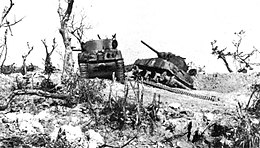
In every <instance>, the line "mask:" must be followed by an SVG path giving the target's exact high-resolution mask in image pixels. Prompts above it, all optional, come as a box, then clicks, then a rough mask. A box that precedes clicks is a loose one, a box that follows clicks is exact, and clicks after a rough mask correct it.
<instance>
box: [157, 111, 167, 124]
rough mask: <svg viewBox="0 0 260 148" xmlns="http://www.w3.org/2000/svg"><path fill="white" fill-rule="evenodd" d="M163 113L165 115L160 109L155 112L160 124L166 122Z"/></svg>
mask: <svg viewBox="0 0 260 148" xmlns="http://www.w3.org/2000/svg"><path fill="white" fill-rule="evenodd" d="M164 113H165V110H164V109H162V108H160V109H159V110H158V112H157V117H158V119H159V120H160V122H161V123H164V122H165V121H166V116H165V114H164Z"/></svg>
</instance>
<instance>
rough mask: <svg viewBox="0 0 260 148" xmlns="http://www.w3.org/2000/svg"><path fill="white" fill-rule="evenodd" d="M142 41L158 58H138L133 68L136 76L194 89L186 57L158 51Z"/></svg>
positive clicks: (171, 85)
mask: <svg viewBox="0 0 260 148" xmlns="http://www.w3.org/2000/svg"><path fill="white" fill-rule="evenodd" d="M141 42H142V43H143V44H144V45H145V46H147V47H148V48H149V49H151V50H152V51H154V52H155V53H156V54H157V56H158V58H148V59H137V60H136V61H135V63H134V69H133V74H134V76H135V77H136V78H139V79H140V78H141V79H143V80H145V81H150V82H155V83H160V84H163V85H167V86H170V87H177V88H183V89H194V87H193V79H192V77H191V75H190V74H189V73H188V66H187V64H186V63H185V58H182V57H181V56H177V55H175V54H172V53H170V52H158V51H157V50H155V49H154V48H152V47H151V46H149V45H148V44H146V43H145V42H144V41H141Z"/></svg>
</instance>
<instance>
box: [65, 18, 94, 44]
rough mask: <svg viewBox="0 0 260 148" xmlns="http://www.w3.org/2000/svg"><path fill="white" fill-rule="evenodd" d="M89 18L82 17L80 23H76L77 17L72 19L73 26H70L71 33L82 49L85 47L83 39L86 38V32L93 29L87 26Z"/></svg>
mask: <svg viewBox="0 0 260 148" xmlns="http://www.w3.org/2000/svg"><path fill="white" fill-rule="evenodd" d="M86 18H87V16H86V15H81V18H80V22H79V23H76V21H75V15H73V17H72V19H71V20H72V21H71V26H70V33H71V34H72V35H73V36H74V37H75V38H76V39H77V40H78V42H79V43H80V46H81V48H82V45H83V40H84V39H83V37H85V31H86V30H88V29H91V28H92V27H91V25H89V24H87V25H86V24H85V19H86Z"/></svg>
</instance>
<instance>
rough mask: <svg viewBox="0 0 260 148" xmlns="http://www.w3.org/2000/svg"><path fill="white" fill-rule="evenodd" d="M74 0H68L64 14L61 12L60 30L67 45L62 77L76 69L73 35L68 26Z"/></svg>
mask: <svg viewBox="0 0 260 148" xmlns="http://www.w3.org/2000/svg"><path fill="white" fill-rule="evenodd" d="M73 3H74V0H69V1H68V7H67V9H66V11H65V13H64V14H60V13H59V15H60V24H61V27H60V29H59V32H60V34H61V36H62V39H63V43H64V46H65V54H64V60H63V70H62V77H67V76H69V75H70V74H71V73H73V69H74V61H73V57H72V49H71V37H70V33H69V28H68V21H69V20H70V15H71V12H72V8H73Z"/></svg>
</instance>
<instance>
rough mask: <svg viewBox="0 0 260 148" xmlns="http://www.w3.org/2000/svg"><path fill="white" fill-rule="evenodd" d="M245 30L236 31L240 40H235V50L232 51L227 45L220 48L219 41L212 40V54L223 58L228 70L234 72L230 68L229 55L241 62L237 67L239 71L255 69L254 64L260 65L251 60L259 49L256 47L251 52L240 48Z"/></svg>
mask: <svg viewBox="0 0 260 148" xmlns="http://www.w3.org/2000/svg"><path fill="white" fill-rule="evenodd" d="M244 34H245V31H244V30H241V31H239V32H235V35H237V37H238V40H237V41H233V42H232V43H233V45H234V47H235V51H234V52H231V51H227V47H225V48H223V49H219V47H218V46H217V45H216V43H217V41H216V40H214V41H213V42H211V46H212V48H211V50H212V54H213V55H216V56H217V58H218V59H222V60H223V62H224V64H225V66H226V68H227V70H228V72H233V70H232V69H231V68H230V65H229V63H228V61H227V57H232V58H233V60H234V61H235V62H236V63H238V64H239V68H238V69H236V71H237V72H244V73H245V72H247V70H253V67H252V66H253V65H256V66H259V65H260V63H251V62H250V58H251V57H252V56H253V55H255V54H256V53H259V50H258V49H257V48H255V47H253V48H254V50H252V51H251V52H249V53H244V52H242V51H240V50H239V48H240V45H241V42H242V40H243V37H244Z"/></svg>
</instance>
